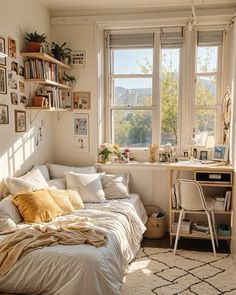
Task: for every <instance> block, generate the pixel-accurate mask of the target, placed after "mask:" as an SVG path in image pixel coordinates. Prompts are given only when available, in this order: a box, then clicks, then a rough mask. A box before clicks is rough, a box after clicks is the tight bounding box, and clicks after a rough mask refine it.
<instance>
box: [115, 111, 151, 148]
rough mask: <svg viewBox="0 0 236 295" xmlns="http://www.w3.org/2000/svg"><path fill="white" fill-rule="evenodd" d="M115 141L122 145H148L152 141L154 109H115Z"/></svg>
mask: <svg viewBox="0 0 236 295" xmlns="http://www.w3.org/2000/svg"><path fill="white" fill-rule="evenodd" d="M112 119H113V124H112V125H113V134H112V138H113V139H114V143H118V144H119V145H120V146H121V147H125V146H129V147H146V146H147V144H150V143H151V142H152V111H146V110H145V111H144V110H113V111H112Z"/></svg>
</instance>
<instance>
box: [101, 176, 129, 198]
mask: <svg viewBox="0 0 236 295" xmlns="http://www.w3.org/2000/svg"><path fill="white" fill-rule="evenodd" d="M128 184H129V174H128V173H127V174H117V175H116V174H104V175H102V188H103V190H104V193H105V197H106V198H107V199H122V198H127V197H129V186H128Z"/></svg>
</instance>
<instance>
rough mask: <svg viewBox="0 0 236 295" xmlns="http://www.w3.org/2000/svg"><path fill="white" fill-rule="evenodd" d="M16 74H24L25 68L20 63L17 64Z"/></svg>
mask: <svg viewBox="0 0 236 295" xmlns="http://www.w3.org/2000/svg"><path fill="white" fill-rule="evenodd" d="M18 74H19V75H20V76H22V77H24V76H25V68H24V66H22V65H19V69H18Z"/></svg>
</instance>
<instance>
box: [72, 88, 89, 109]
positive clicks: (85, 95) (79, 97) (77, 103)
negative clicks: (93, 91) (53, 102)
mask: <svg viewBox="0 0 236 295" xmlns="http://www.w3.org/2000/svg"><path fill="white" fill-rule="evenodd" d="M73 108H74V109H82V110H83V109H84V110H88V109H90V92H74V93H73Z"/></svg>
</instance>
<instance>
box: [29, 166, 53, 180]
mask: <svg viewBox="0 0 236 295" xmlns="http://www.w3.org/2000/svg"><path fill="white" fill-rule="evenodd" d="M33 169H38V170H39V171H40V172H41V173H42V175H43V177H44V178H45V180H46V181H48V180H50V175H49V171H48V166H47V165H46V164H37V165H34V168H33Z"/></svg>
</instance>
